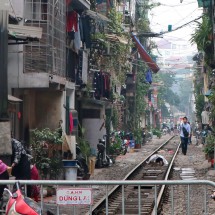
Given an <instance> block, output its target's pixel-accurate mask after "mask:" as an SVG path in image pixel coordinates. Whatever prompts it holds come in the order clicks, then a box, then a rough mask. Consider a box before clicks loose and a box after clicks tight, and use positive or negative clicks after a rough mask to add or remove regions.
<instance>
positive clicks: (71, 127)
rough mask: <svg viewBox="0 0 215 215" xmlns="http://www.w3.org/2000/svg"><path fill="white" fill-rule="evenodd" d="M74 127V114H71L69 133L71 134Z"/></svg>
mask: <svg viewBox="0 0 215 215" xmlns="http://www.w3.org/2000/svg"><path fill="white" fill-rule="evenodd" d="M73 127H74V124H73V116H72V113H71V112H70V113H69V133H70V134H71V133H72V131H73Z"/></svg>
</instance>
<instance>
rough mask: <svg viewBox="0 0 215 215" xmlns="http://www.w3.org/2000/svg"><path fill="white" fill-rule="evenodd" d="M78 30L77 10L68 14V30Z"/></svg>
mask: <svg viewBox="0 0 215 215" xmlns="http://www.w3.org/2000/svg"><path fill="white" fill-rule="evenodd" d="M71 31H74V32H77V31H78V14H77V13H76V12H75V11H71V12H68V14H67V32H71Z"/></svg>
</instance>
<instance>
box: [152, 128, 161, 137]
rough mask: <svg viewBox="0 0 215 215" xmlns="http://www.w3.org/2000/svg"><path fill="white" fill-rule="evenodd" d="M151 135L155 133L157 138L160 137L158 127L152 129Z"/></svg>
mask: <svg viewBox="0 0 215 215" xmlns="http://www.w3.org/2000/svg"><path fill="white" fill-rule="evenodd" d="M152 133H153V135H156V136H157V137H158V138H161V136H162V132H161V131H160V130H158V129H153V130H152Z"/></svg>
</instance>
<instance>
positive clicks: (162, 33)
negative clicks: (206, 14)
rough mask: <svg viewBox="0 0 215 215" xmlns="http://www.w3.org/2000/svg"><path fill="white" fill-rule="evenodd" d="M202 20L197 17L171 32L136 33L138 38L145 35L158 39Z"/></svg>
mask: <svg viewBox="0 0 215 215" xmlns="http://www.w3.org/2000/svg"><path fill="white" fill-rule="evenodd" d="M201 18H202V16H200V17H198V18H195V19H193V20H191V21H189V22H187V23H185V24H183V25H181V26H179V27H177V28H175V29H173V30H172V31H163V32H160V33H152V32H144V33H141V32H140V33H138V35H139V36H140V35H146V36H147V34H148V35H149V37H153V36H154V37H159V36H162V35H164V34H167V33H171V32H174V31H177V30H179V29H181V28H184V27H186V26H187V25H189V24H190V23H192V22H195V21H197V20H199V19H201ZM152 34H153V36H152Z"/></svg>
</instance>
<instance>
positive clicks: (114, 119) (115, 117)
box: [112, 107, 119, 130]
mask: <svg viewBox="0 0 215 215" xmlns="http://www.w3.org/2000/svg"><path fill="white" fill-rule="evenodd" d="M118 117H119V114H118V112H117V109H116V108H115V107H113V114H112V124H113V129H114V130H117V127H118V124H119V121H118Z"/></svg>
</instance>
